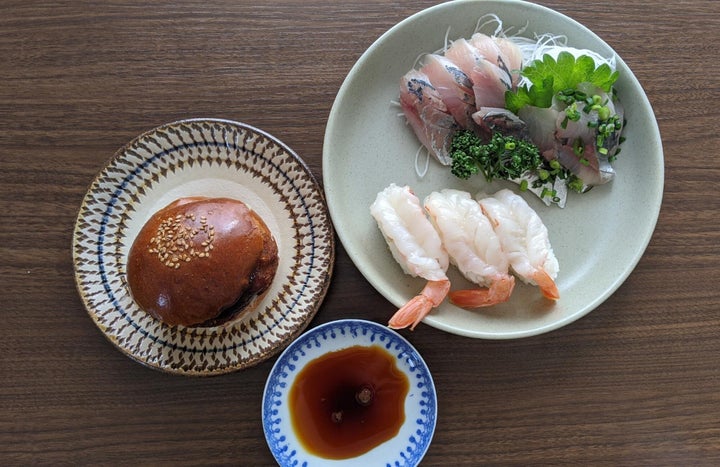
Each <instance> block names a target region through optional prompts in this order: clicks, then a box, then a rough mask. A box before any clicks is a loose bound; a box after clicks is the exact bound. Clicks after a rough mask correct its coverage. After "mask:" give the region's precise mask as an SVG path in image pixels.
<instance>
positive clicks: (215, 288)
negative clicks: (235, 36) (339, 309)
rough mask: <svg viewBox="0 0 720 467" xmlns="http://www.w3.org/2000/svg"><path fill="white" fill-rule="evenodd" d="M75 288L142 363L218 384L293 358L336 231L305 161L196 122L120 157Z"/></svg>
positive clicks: (99, 204) (93, 198) (145, 138)
mask: <svg viewBox="0 0 720 467" xmlns="http://www.w3.org/2000/svg"><path fill="white" fill-rule="evenodd" d="M73 259H74V263H75V275H76V283H77V286H78V291H79V292H80V296H81V298H82V299H83V302H84V303H85V307H86V308H87V311H88V313H89V315H90V317H91V318H92V319H93V321H95V323H96V324H97V326H98V327H99V328H100V330H101V331H102V332H103V334H105V336H106V337H107V338H108V339H109V340H110V341H111V342H112V343H113V344H114V345H115V346H116V347H117V348H118V349H119V350H121V351H122V352H123V353H125V354H126V355H128V356H129V357H131V358H133V359H135V360H137V361H139V362H140V363H142V364H144V365H147V366H149V367H151V368H155V369H158V370H162V371H167V372H172V373H177V374H184V375H198V376H200V375H217V374H222V373H227V372H230V371H236V370H239V369H242V368H246V367H248V366H251V365H255V364H257V363H258V362H261V361H263V360H265V359H267V358H269V357H270V356H272V355H274V354H276V353H278V352H280V351H281V350H282V349H283V348H284V347H285V345H287V344H288V343H289V342H290V341H292V340H293V339H294V338H295V337H297V336H298V335H299V334H300V333H301V332H302V331H303V330H304V329H305V327H306V326H307V325H308V324H309V321H310V319H312V317H313V316H314V315H315V313H316V312H317V310H318V308H319V307H320V304H321V303H322V300H323V298H324V296H325V292H326V291H327V287H328V285H329V281H330V277H331V275H332V270H333V266H334V231H333V229H332V225H331V222H330V219H329V216H328V213H327V207H326V205H325V200H324V198H323V196H322V192H321V190H320V187H319V185H318V184H317V182H316V180H315V178H314V177H313V176H312V174H311V173H310V171H309V169H308V168H307V166H306V165H305V164H304V163H303V162H302V160H301V159H300V158H299V157H298V156H297V155H296V154H295V153H294V152H293V151H292V150H290V148H288V147H287V146H285V145H284V144H283V143H282V142H280V141H279V140H277V139H276V138H274V137H272V136H270V135H268V134H267V133H264V132H262V131H261V130H258V129H257V128H254V127H252V126H249V125H246V124H243V123H239V122H231V121H228V120H219V119H194V120H184V121H180V122H174V123H169V124H166V125H162V126H160V127H158V128H155V129H153V130H150V131H148V132H146V133H144V134H142V135H140V136H139V137H137V138H136V139H134V140H133V141H131V142H130V143H129V144H128V145H126V146H125V147H123V148H121V149H120V150H119V151H118V152H117V153H116V154H115V156H114V157H113V158H112V159H111V160H110V162H109V163H108V165H107V166H106V167H105V168H104V169H103V170H102V171H101V172H100V173H99V174H98V176H97V177H96V179H95V180H94V182H93V184H92V185H91V187H90V189H89V190H88V193H87V195H86V197H85V199H84V200H83V204H82V206H81V207H80V212H79V214H78V219H77V223H76V226H75V232H74V236H73Z"/></svg>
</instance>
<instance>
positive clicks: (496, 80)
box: [470, 60, 511, 109]
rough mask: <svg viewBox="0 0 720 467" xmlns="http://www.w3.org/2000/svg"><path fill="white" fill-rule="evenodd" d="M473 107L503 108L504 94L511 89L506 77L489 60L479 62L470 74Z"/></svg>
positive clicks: (505, 74)
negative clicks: (473, 97)
mask: <svg viewBox="0 0 720 467" xmlns="http://www.w3.org/2000/svg"><path fill="white" fill-rule="evenodd" d="M470 81H472V83H473V93H474V94H475V107H477V108H478V109H480V108H482V107H505V92H506V91H508V90H509V89H510V87H511V84H510V81H509V80H508V75H507V73H505V72H504V71H503V70H501V69H500V68H499V67H498V66H497V65H495V64H494V63H492V62H490V61H489V60H481V61H480V62H479V63H478V64H477V65H475V67H474V68H473V69H472V71H471V72H470Z"/></svg>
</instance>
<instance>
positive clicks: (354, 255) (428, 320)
mask: <svg viewBox="0 0 720 467" xmlns="http://www.w3.org/2000/svg"><path fill="white" fill-rule="evenodd" d="M492 3H497V4H502V5H507V6H511V7H513V8H515V7H522V8H525V9H532V10H536V11H541V12H542V13H543V14H549V15H552V16H557V17H560V18H561V19H562V20H563V21H565V22H567V23H569V24H570V25H571V26H572V27H574V28H577V29H579V30H581V31H582V32H583V34H587V35H589V36H591V37H592V38H593V39H594V40H596V41H597V42H598V43H600V44H602V46H604V47H606V48H607V50H608V51H610V52H611V53H612V54H613V55H614V56H615V58H616V60H617V63H618V64H619V65H622V66H624V67H626V68H627V70H629V71H630V76H629V79H630V80H631V81H632V82H634V83H635V84H636V85H637V87H638V88H639V89H640V91H641V92H640V93H639V95H638V97H639V98H640V99H641V101H642V103H643V104H644V106H645V107H646V108H647V109H649V110H650V111H651V120H652V123H653V125H652V127H651V128H650V130H651V131H652V135H653V140H652V142H653V146H655V143H657V144H656V147H654V148H653V149H654V152H656V153H657V155H658V158H659V161H660V164H659V166H658V167H654V169H655V170H656V171H657V173H658V176H657V178H658V181H659V183H658V184H653V185H652V186H651V188H652V193H653V197H652V198H653V204H652V209H651V211H652V220H651V222H649V224H648V225H647V229H646V232H647V235H646V236H645V238H643V240H642V242H641V244H640V247H639V248H638V250H637V251H636V253H635V255H634V256H633V257H632V259H631V260H630V261H629V262H627V263H626V265H625V267H624V268H623V269H622V271H620V273H619V275H618V276H617V277H616V279H615V280H614V281H613V282H612V283H611V284H610V285H609V286H608V287H607V288H606V290H605V291H604V292H603V293H602V294H600V295H599V296H597V297H596V298H595V299H594V300H592V301H590V302H588V303H587V304H586V305H585V306H583V307H580V308H579V309H577V310H575V312H574V313H571V314H569V315H567V316H564V317H563V318H561V319H559V320H556V321H553V322H551V323H546V324H544V325H540V326H536V327H532V328H528V329H523V330H517V331H502V332H492V331H487V332H486V331H476V330H472V329H463V328H458V327H455V326H452V325H449V324H446V323H444V322H443V321H442V320H441V319H437V318H436V317H434V316H433V314H432V313H431V314H430V315H428V316H427V317H425V319H424V320H423V323H425V324H427V325H429V326H431V327H434V328H436V329H439V330H442V331H445V332H449V333H452V334H456V335H460V336H464V337H470V338H477V339H487V340H507V339H518V338H525V337H531V336H536V335H540V334H544V333H547V332H550V331H553V330H556V329H559V328H561V327H564V326H567V325H569V324H571V323H573V322H575V321H577V320H578V319H580V318H582V317H583V316H585V315H587V314H589V313H590V312H592V311H593V310H595V309H596V308H597V307H598V306H600V305H601V304H602V303H604V302H605V301H606V300H607V299H608V298H609V297H610V296H611V295H613V294H614V293H615V292H616V291H617V289H618V288H619V287H620V286H621V285H622V284H623V283H624V282H625V280H626V279H627V278H628V277H629V275H630V274H631V273H632V271H633V270H634V269H635V267H636V266H637V264H638V263H639V262H640V260H641V259H642V256H643V255H644V253H645V251H646V250H647V247H648V245H649V244H650V241H651V239H652V236H653V234H654V232H655V229H656V226H657V223H658V220H659V215H660V211H661V208H662V200H663V194H664V182H665V174H664V172H665V171H664V152H663V145H662V137H661V134H660V128H659V125H658V123H657V118H656V117H655V114H654V111H653V108H652V104H651V103H650V101H649V99H648V97H647V94H646V93H645V90H644V89H643V88H642V85H641V84H640V82H639V81H638V79H637V77H636V76H635V74H634V73H633V72H632V70H631V69H630V67H628V66H627V64H626V63H625V62H624V60H623V59H622V57H621V56H620V55H619V54H618V53H617V52H616V51H615V50H614V49H613V48H612V47H611V46H610V45H609V44H608V43H607V42H605V40H604V39H602V38H601V37H600V36H598V35H597V34H596V33H594V32H593V31H592V30H591V29H590V28H588V27H587V26H585V25H584V24H582V23H580V22H578V21H577V20H575V19H573V18H572V17H570V16H568V15H566V14H565V13H562V12H560V11H557V10H555V9H552V8H549V7H546V6H544V5H540V4H536V3H531V2H528V1H525V0H456V1H454V2H446V3H441V4H437V5H434V6H431V7H428V8H425V9H423V10H420V11H418V12H416V13H414V14H412V15H410V16H408V17H406V18H404V19H402V20H401V21H399V22H398V23H396V24H394V25H393V26H391V27H390V28H389V29H388V30H386V31H385V32H384V33H382V34H381V35H380V36H379V37H378V38H377V39H376V40H375V41H374V42H373V43H372V44H371V45H370V46H369V47H368V48H367V49H366V50H365V51H364V52H363V53H362V54H361V56H360V57H359V58H358V59H357V61H356V62H355V63H354V64H353V66H352V67H351V68H350V70H349V72H348V74H347V76H346V77H345V79H344V80H343V82H342V84H341V86H340V89H339V91H338V93H337V94H336V97H335V100H334V102H333V105H332V107H331V109H330V113H329V116H328V120H327V124H326V129H325V136H324V140H323V157H322V160H323V168H324V170H323V182H324V183H323V189H324V190H325V194H326V199H327V200H328V210H329V212H330V216H331V217H332V218H333V223H334V224H335V229H336V235H337V236H338V239H339V240H340V242H341V244H342V245H343V247H344V249H345V251H346V252H347V254H348V256H349V257H350V259H351V260H352V262H353V264H355V266H356V267H357V268H358V270H359V271H360V273H361V274H362V275H363V277H365V279H366V280H367V281H368V282H369V283H370V284H371V285H372V287H373V288H374V289H375V290H376V291H377V292H378V293H380V294H381V295H383V297H385V298H386V300H388V301H389V302H391V303H392V300H390V298H389V297H388V296H387V294H386V293H385V291H384V290H383V289H384V288H385V287H386V284H384V282H382V281H381V280H380V279H376V278H375V277H373V276H372V275H371V274H370V273H369V271H366V270H365V269H364V268H363V267H362V266H361V265H360V264H359V263H362V261H359V259H360V255H359V253H358V251H356V249H355V247H353V246H352V242H351V241H350V238H349V232H346V230H345V229H344V226H343V225H342V223H338V222H337V220H336V219H338V215H337V213H336V206H335V203H333V202H332V199H333V193H332V187H333V185H332V183H331V182H332V180H329V178H330V176H331V172H332V170H328V169H327V168H328V167H329V166H331V165H332V164H331V163H330V162H329V161H330V158H331V156H330V150H329V148H330V147H331V145H332V137H333V133H334V132H335V131H336V130H335V124H334V122H336V121H337V118H336V117H337V114H338V113H340V112H341V105H340V104H342V103H343V102H342V101H343V99H345V98H346V94H347V91H348V88H350V86H351V85H352V84H353V83H352V81H353V77H354V76H355V75H356V74H357V72H358V70H360V69H362V67H363V66H364V65H365V63H366V62H367V61H368V60H370V58H371V57H372V55H373V54H374V52H375V50H376V49H377V48H379V47H381V46H382V45H383V44H384V43H385V41H386V40H387V38H388V37H390V36H391V35H393V34H394V33H395V32H396V31H398V30H401V29H402V28H404V27H405V26H406V25H407V24H409V23H411V22H413V21H416V20H418V19H419V18H423V17H426V16H430V15H432V14H433V13H435V11H439V10H445V9H449V8H454V7H456V6H457V4H478V5H481V6H482V5H483V4H484V5H487V4H492ZM398 79H399V78H398ZM395 305H396V306H401V305H402V304H397V303H395Z"/></svg>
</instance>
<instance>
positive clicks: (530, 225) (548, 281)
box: [478, 189, 560, 300]
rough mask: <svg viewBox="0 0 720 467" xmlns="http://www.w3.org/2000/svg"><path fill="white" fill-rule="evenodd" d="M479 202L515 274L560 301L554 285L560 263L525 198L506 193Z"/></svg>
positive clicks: (540, 223) (538, 218)
mask: <svg viewBox="0 0 720 467" xmlns="http://www.w3.org/2000/svg"><path fill="white" fill-rule="evenodd" d="M478 202H479V203H480V206H481V207H482V210H483V212H484V213H485V214H486V215H487V216H488V218H489V219H490V221H491V222H492V224H493V228H494V229H495V232H497V234H498V237H499V239H500V243H501V245H502V247H503V249H504V250H505V252H506V253H507V255H508V260H509V261H510V267H511V268H512V270H513V271H514V272H515V274H517V275H518V277H520V279H522V280H523V281H524V282H527V283H529V284H533V285H537V286H539V287H540V291H541V292H542V294H543V296H545V297H546V298H549V299H551V300H557V299H558V298H560V293H559V292H558V288H557V285H556V284H555V278H556V277H557V273H558V269H559V266H558V261H557V258H556V257H555V254H554V253H553V250H552V246H551V245H550V239H549V235H548V230H547V227H545V224H543V222H542V220H541V219H540V216H538V215H537V213H536V212H535V211H534V210H533V209H532V208H531V207H530V206H529V205H528V204H527V203H526V202H525V200H524V199H522V197H520V196H519V195H517V194H515V193H513V192H512V191H510V190H507V189H504V190H500V191H498V192H497V193H495V195H493V196H489V197H486V196H484V195H478Z"/></svg>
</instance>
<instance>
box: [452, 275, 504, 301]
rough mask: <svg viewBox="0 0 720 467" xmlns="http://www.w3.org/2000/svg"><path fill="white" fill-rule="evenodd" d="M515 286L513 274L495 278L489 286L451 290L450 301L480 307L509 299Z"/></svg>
mask: <svg viewBox="0 0 720 467" xmlns="http://www.w3.org/2000/svg"><path fill="white" fill-rule="evenodd" d="M514 288H515V278H514V277H513V276H510V275H508V276H503V277H500V278H498V279H497V280H495V281H494V282H493V283H492V284H491V285H490V287H489V288H486V289H485V288H481V289H469V290H455V291H453V292H450V301H451V302H452V303H454V304H455V305H457V306H459V307H462V308H480V307H485V306H492V305H497V304H498V303H503V302H506V301H508V299H509V298H510V295H511V294H512V291H513V289H514Z"/></svg>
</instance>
